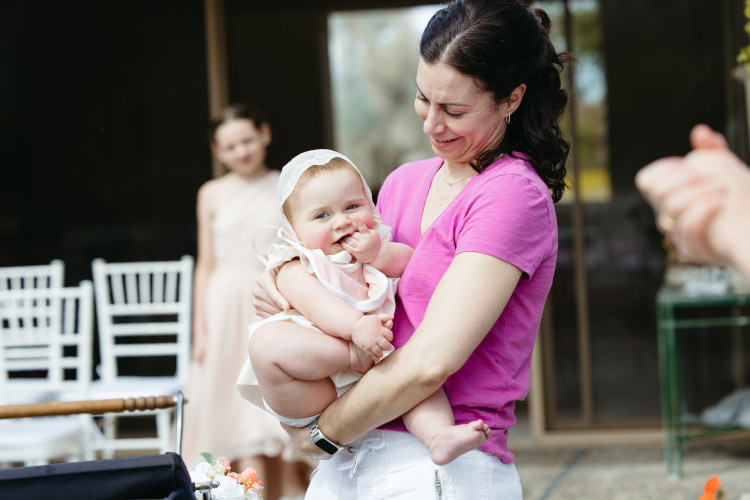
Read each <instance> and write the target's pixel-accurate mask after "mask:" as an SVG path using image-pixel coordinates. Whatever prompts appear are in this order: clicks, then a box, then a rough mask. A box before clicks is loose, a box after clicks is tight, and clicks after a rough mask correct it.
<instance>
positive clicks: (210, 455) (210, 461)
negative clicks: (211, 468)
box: [200, 451, 216, 465]
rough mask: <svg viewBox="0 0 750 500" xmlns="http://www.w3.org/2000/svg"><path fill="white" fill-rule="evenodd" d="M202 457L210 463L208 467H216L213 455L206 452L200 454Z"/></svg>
mask: <svg viewBox="0 0 750 500" xmlns="http://www.w3.org/2000/svg"><path fill="white" fill-rule="evenodd" d="M200 456H202V457H203V459H204V460H205V461H206V462H208V465H216V459H215V458H214V456H213V455H212V454H211V453H208V452H206V451H204V452H203V453H201V454H200Z"/></svg>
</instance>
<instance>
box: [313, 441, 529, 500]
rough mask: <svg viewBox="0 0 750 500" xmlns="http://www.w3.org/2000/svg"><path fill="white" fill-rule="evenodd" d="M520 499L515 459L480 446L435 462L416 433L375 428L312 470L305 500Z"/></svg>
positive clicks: (520, 493) (519, 482)
mask: <svg viewBox="0 0 750 500" xmlns="http://www.w3.org/2000/svg"><path fill="white" fill-rule="evenodd" d="M331 498H336V499H338V500H376V499H377V500H381V499H383V498H388V499H389V500H435V499H444V500H447V499H451V500H521V499H522V498H523V495H522V491H521V481H520V479H519V477H518V473H517V472H516V468H515V466H514V465H513V464H504V463H502V462H501V461H500V459H499V458H497V457H496V456H494V455H491V454H489V453H487V452H484V451H481V450H472V451H470V452H468V453H464V454H463V455H461V456H460V457H458V458H457V459H456V460H454V461H452V462H451V463H449V464H448V465H442V466H438V465H435V464H434V463H433V462H432V460H431V459H430V453H429V451H428V450H427V447H425V445H424V444H422V443H421V442H420V441H419V440H418V439H417V438H415V437H414V436H412V435H411V434H409V433H406V432H397V431H383V430H374V431H370V432H369V433H367V434H365V435H364V436H362V437H361V438H360V439H358V440H356V441H355V442H353V443H352V444H351V445H349V446H346V447H345V448H344V449H342V450H341V451H339V452H338V453H336V454H335V455H334V456H333V457H332V458H331V459H329V460H322V461H321V462H320V463H319V464H318V468H317V469H316V470H315V472H313V474H312V477H311V481H310V486H309V487H308V488H307V494H306V495H305V500H330V499H331Z"/></svg>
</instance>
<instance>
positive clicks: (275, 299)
mask: <svg viewBox="0 0 750 500" xmlns="http://www.w3.org/2000/svg"><path fill="white" fill-rule="evenodd" d="M253 307H254V308H255V314H256V315H257V316H259V317H261V318H269V317H271V316H273V315H274V314H278V313H280V312H282V311H288V310H289V309H291V306H290V305H289V302H288V301H287V300H286V299H285V298H284V296H283V295H281V292H279V289H278V287H277V286H276V275H275V274H274V273H273V272H272V271H265V272H263V274H261V275H260V277H259V278H258V282H257V283H256V284H255V287H253Z"/></svg>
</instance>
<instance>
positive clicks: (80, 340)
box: [0, 281, 94, 404]
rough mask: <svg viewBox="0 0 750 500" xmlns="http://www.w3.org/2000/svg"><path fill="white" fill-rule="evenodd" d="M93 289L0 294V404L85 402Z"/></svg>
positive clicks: (86, 285) (87, 284)
mask: <svg viewBox="0 0 750 500" xmlns="http://www.w3.org/2000/svg"><path fill="white" fill-rule="evenodd" d="M93 315H94V311H93V288H92V284H91V282H90V281H82V282H81V284H80V286H78V287H68V288H31V289H13V290H0V388H1V389H2V390H0V404H17V403H19V402H22V401H23V398H24V397H28V396H29V394H32V393H36V394H41V393H44V394H47V395H48V398H50V399H56V396H57V395H59V394H61V393H62V392H63V391H64V392H68V393H75V394H78V395H80V397H81V398H82V399H84V398H86V397H88V389H89V385H90V382H91V375H92V373H91V351H92V340H93V339H92V337H93Z"/></svg>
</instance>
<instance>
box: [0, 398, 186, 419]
mask: <svg viewBox="0 0 750 500" xmlns="http://www.w3.org/2000/svg"><path fill="white" fill-rule="evenodd" d="M176 404H177V397H175V396H158V397H155V396H150V397H146V398H126V399H99V400H91V401H50V402H48V403H32V404H25V405H9V406H0V419H5V418H28V417H46V416H55V415H74V414H77V413H91V414H92V415H101V414H103V413H123V412H127V411H144V410H158V409H162V408H171V407H173V406H175V405H176Z"/></svg>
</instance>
